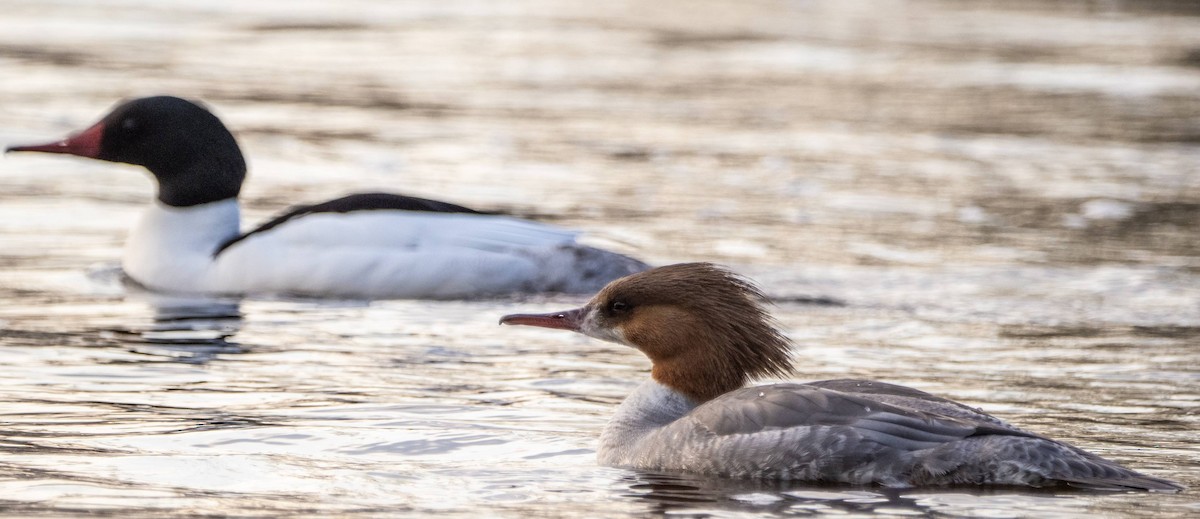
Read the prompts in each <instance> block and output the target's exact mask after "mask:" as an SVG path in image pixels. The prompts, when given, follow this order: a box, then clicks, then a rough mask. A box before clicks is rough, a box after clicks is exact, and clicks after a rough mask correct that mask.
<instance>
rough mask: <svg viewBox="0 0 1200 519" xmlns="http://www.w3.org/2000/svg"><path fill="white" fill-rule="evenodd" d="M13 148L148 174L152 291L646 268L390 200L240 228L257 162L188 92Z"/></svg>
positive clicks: (266, 290)
mask: <svg viewBox="0 0 1200 519" xmlns="http://www.w3.org/2000/svg"><path fill="white" fill-rule="evenodd" d="M7 151H40V152H45V153H65V154H69V155H78V156H81V157H89V158H93V159H100V160H105V161H110V162H124V163H128V164H135V165H140V166H144V167H145V168H146V169H148V170H150V173H152V174H153V175H154V178H155V180H157V182H158V200H157V201H156V202H155V204H154V205H153V206H152V207H151V208H150V209H149V210H148V211H147V212H146V214H145V215H144V216H143V218H142V220H141V222H140V223H139V224H138V225H137V226H136V227H134V229H133V231H132V233H131V234H130V236H129V239H128V241H127V243H126V247H125V255H124V259H123V261H122V266H123V267H124V270H125V273H126V274H128V276H129V277H130V278H132V279H133V280H134V281H136V282H138V283H140V284H141V285H144V286H146V287H148V288H150V289H152V290H156V291H164V292H183V293H200V294H221V295H241V294H297V295H309V296H326V297H351V298H466V297H479V296H488V295H498V294H505V293H511V292H569V293H590V292H593V291H595V290H597V289H599V288H600V287H602V286H603V285H604V284H605V283H607V282H608V281H611V280H613V279H615V278H618V277H620V276H624V275H627V274H631V273H634V272H638V271H641V270H644V269H645V268H647V266H646V265H645V264H644V263H642V262H640V261H637V260H635V259H632V258H628V257H626V256H622V255H620V254H616V253H613V252H608V251H604V250H600V249H596V248H592V247H587V246H583V245H580V244H577V243H576V242H575V236H576V234H577V233H576V232H574V231H569V230H566V229H560V228H558V227H553V226H550V225H545V224H541V223H536V222H531V221H527V220H520V219H517V218H511V217H505V216H498V215H490V214H484V213H480V212H478V211H474V210H471V209H468V208H466V207H462V206H458V205H454V204H449V203H445V202H438V201H434V200H426V199H422V198H414V197H408V196H400V195H393V194H386V193H368V194H358V195H351V196H347V197H344V198H339V199H337V200H332V201H328V202H325V203H320V204H315V205H308V206H303V207H298V208H294V209H293V210H291V211H289V212H287V213H286V214H283V215H281V216H279V217H277V218H275V219H273V220H270V221H268V222H267V223H265V224H263V225H262V226H260V227H258V228H256V229H254V230H251V231H249V232H245V233H242V232H241V231H240V224H239V218H240V216H239V209H238V201H237V197H238V193H239V192H240V191H241V188H242V181H243V180H244V179H245V176H246V162H245V160H244V159H243V158H242V153H241V150H240V149H239V148H238V145H237V141H235V140H234V137H233V135H232V134H230V133H229V130H227V129H226V128H225V125H223V124H222V123H221V121H220V120H219V119H217V117H216V116H214V115H213V114H212V113H210V112H209V111H208V110H206V109H204V108H203V107H201V106H199V105H197V104H195V103H193V102H190V101H187V100H184V99H179V98H176V97H167V96H161V97H148V98H143V99H135V100H132V101H129V102H126V103H123V104H120V105H118V106H117V107H116V108H114V109H113V110H112V112H111V113H109V114H108V115H107V116H105V117H104V118H103V119H101V120H100V122H98V123H96V124H95V125H93V126H91V127H90V128H88V129H86V130H84V131H82V132H80V133H78V134H76V135H73V136H71V137H69V138H67V139H65V140H62V141H60V142H55V143H50V144H41V145H34V146H13V147H10V148H8V150H7Z"/></svg>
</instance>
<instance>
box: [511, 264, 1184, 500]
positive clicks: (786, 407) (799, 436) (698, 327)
mask: <svg viewBox="0 0 1200 519" xmlns="http://www.w3.org/2000/svg"><path fill="white" fill-rule="evenodd" d="M763 301H764V297H763V294H762V293H761V292H760V291H759V290H758V289H757V288H756V287H755V286H754V285H752V284H751V283H750V282H749V281H746V280H745V279H743V278H740V277H738V276H736V275H734V274H732V273H730V272H728V271H726V270H723V269H721V268H718V267H716V266H713V265H711V264H707V263H687V264H681V265H671V266H666V267H660V268H656V269H653V270H649V271H646V272H642V273H639V274H634V275H631V276H628V277H625V278H622V279H619V280H616V281H614V282H612V283H610V284H609V285H608V286H606V287H604V289H602V290H601V291H600V292H599V293H598V294H597V295H596V296H595V297H593V298H592V300H591V301H590V302H588V304H587V305H585V306H583V307H582V308H578V309H575V310H570V311H566V312H555V313H549V314H515V315H507V316H505V317H503V318H502V319H500V323H501V324H520V325H528V326H540V327H544V328H557V329H563V330H572V331H576V332H579V333H582V334H584V335H588V336H591V337H595V338H597V339H602V340H606V341H611V342H616V343H618V344H624V345H626V346H632V347H634V348H637V349H639V350H641V352H642V353H644V354H646V356H647V357H649V358H650V360H651V361H652V362H653V366H654V367H653V369H652V370H651V377H652V380H649V381H647V382H645V383H643V384H642V385H641V386H639V387H638V388H637V389H636V390H635V391H634V392H633V394H632V395H630V396H629V397H628V398H626V399H625V401H624V402H622V403H621V405H620V407H618V408H617V412H616V415H615V416H614V417H613V418H612V420H611V421H610V422H609V424H608V426H607V427H606V428H605V429H604V432H603V434H602V435H601V437H600V449H599V451H598V456H599V459H600V463H602V464H605V465H610V466H616V467H626V468H635V469H643V470H655V471H685V472H697V473H702V474H709V475H718V476H726V477H736V478H763V479H787V480H800V481H814V482H838V483H850V484H871V483H874V484H880V485H885V486H890V487H911V486H920V485H951V484H988V485H1029V486H1049V485H1056V484H1066V485H1072V486H1080V487H1088V488H1096V489H1144V490H1157V491H1168V492H1170V491H1178V490H1180V489H1182V488H1183V487H1181V486H1180V485H1178V484H1176V483H1174V482H1171V481H1167V480H1165V479H1159V478H1156V477H1152V476H1147V475H1144V474H1139V473H1137V472H1134V471H1132V470H1129V469H1126V468H1124V467H1122V466H1120V465H1117V464H1116V463H1113V462H1111V461H1108V460H1106V459H1103V458H1101V457H1099V456H1096V455H1095V454H1091V453H1088V452H1085V451H1083V450H1081V449H1079V448H1076V447H1072V446H1070V445H1067V444H1065V443H1062V442H1058V441H1054V440H1051V439H1049V438H1046V437H1043V436H1039V435H1037V434H1033V433H1029V432H1025V431H1022V430H1020V429H1017V428H1016V427H1014V426H1012V425H1009V424H1008V423H1005V422H1003V421H1001V420H999V419H997V418H994V417H992V416H990V415H988V414H985V413H983V412H981V411H979V410H977V409H973V408H971V407H967V406H965V405H963V404H959V403H956V402H953V401H950V400H946V399H944V398H939V397H936V396H933V395H930V394H928V393H925V392H922V391H918V390H916V389H911V388H907V387H903V386H896V385H892V384H885V383H882V382H873V381H868V380H825V381H820V382H810V383H807V384H774V385H769V386H758V387H748V388H743V387H742V386H743V384H744V383H745V382H746V381H747V379H749V378H750V377H754V376H759V375H779V376H783V375H786V374H787V373H788V372H790V371H791V367H792V366H791V360H790V358H789V345H788V342H787V340H786V339H785V338H784V336H783V334H782V333H780V331H779V330H778V329H777V328H776V327H775V325H774V322H773V320H772V319H771V317H770V315H769V314H768V313H767V311H766V309H765V308H764V306H763Z"/></svg>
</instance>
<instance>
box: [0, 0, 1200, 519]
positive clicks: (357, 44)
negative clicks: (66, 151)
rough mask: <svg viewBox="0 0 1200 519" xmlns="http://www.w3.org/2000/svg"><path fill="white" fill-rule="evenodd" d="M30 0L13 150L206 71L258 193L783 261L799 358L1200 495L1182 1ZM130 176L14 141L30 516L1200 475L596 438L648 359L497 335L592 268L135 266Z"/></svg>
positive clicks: (647, 254) (1111, 511) (10, 57)
mask: <svg viewBox="0 0 1200 519" xmlns="http://www.w3.org/2000/svg"><path fill="white" fill-rule="evenodd" d="M193 4H194V3H191V2H188V3H185V2H162V1H155V2H150V1H109V2H103V3H99V2H83V1H43V2H13V1H5V0H0V13H3V15H0V71H2V73H3V80H2V81H0V144H6V145H7V144H13V143H16V142H27V141H40V140H48V139H49V138H53V137H58V136H60V135H62V134H65V133H66V132H68V131H71V130H75V129H79V128H82V127H83V126H84V125H86V124H89V123H90V122H92V121H93V120H95V119H96V118H98V117H99V116H100V115H102V113H103V112H104V111H105V110H107V108H108V107H110V106H111V105H112V104H113V103H115V102H116V101H117V100H118V99H121V98H125V97H130V96H136V95H147V94H156V93H172V94H176V95H182V96H187V97H193V98H199V99H203V100H206V101H207V102H208V103H209V104H210V105H211V106H212V107H213V108H214V109H215V110H216V111H217V113H218V114H219V115H220V116H222V118H223V119H224V120H225V121H226V122H227V123H228V124H229V125H230V126H231V127H232V128H233V130H234V131H235V133H236V134H237V135H238V137H239V138H240V140H241V142H242V145H243V147H244V148H245V151H246V153H247V155H248V158H249V161H250V166H251V177H250V180H249V183H248V185H247V188H246V190H245V191H244V195H245V205H246V207H247V213H248V218H247V220H248V221H250V222H254V221H259V220H261V219H262V218H265V217H266V216H267V215H269V214H271V213H273V212H275V211H278V210H280V209H283V208H284V207H286V206H287V205H288V204H291V203H295V202H300V201H309V202H311V201H318V200H322V199H325V198H330V197H333V196H336V195H340V194H345V193H348V192H354V191H360V190H391V191H397V192H404V193H408V194H415V195H419V196H427V197H434V198H440V199H445V200H448V201H453V202H458V203H464V204H468V205H473V206H476V207H479V208H483V209H490V210H504V211H510V212H514V213H517V214H523V215H529V216H532V217H536V218H539V219H543V220H546V221H551V222H555V223H558V224H561V225H565V226H570V227H576V228H581V229H586V230H587V231H589V233H590V236H591V239H592V240H593V243H597V244H602V245H605V246H608V247H612V248H616V249H619V250H622V251H625V252H628V253H631V254H635V255H638V256H640V257H643V258H646V259H648V260H651V261H653V262H655V263H669V262H676V261H689V260H708V261H717V262H721V263H725V264H728V265H731V266H733V267H734V268H735V269H737V270H739V271H741V272H744V273H746V274H748V275H750V276H751V277H753V278H755V279H757V280H758V281H759V282H760V283H762V285H763V286H764V288H765V289H766V290H767V291H768V292H769V293H770V294H772V295H773V296H775V297H776V298H777V299H778V307H777V309H776V314H777V315H778V317H779V319H780V320H781V321H782V323H783V324H784V325H785V327H786V329H787V331H788V332H789V334H790V335H791V336H792V337H793V339H794V340H795V343H796V356H797V358H798V359H800V361H799V363H798V364H799V370H798V372H797V374H796V377H795V378H796V379H797V380H806V379H821V378H834V377H849V376H853V377H870V378H877V379H882V380H886V381H889V382H896V383H902V384H907V385H912V386H915V387H917V388H920V389H924V390H927V391H931V392H934V393H938V394H941V395H945V396H949V397H952V398H955V399H958V400H962V401H965V402H968V403H970V404H971V405H976V406H980V407H982V408H984V409H985V410H987V411H990V412H992V413H995V414H997V415H1000V416H1001V417H1004V418H1006V419H1009V420H1011V421H1012V422H1015V423H1017V424H1019V425H1022V426H1025V427H1028V428H1030V429H1033V430H1035V431H1037V432H1041V433H1044V434H1047V435H1050V436H1054V437H1058V438H1062V439H1065V440H1069V441H1071V442H1073V443H1076V444H1078V445H1081V446H1083V447H1085V448H1088V449H1090V450H1092V451H1094V452H1097V453H1099V454H1102V455H1104V456H1107V457H1110V458H1113V459H1116V460H1119V461H1121V462H1123V463H1126V464H1128V465H1130V466H1132V467H1135V468H1138V469H1141V470H1145V471H1147V472H1150V473H1153V474H1155V475H1160V476H1164V477H1169V478H1173V479H1176V480H1180V481H1182V482H1184V483H1186V484H1188V485H1190V486H1191V487H1193V488H1196V487H1200V475H1198V472H1197V470H1198V469H1200V446H1197V438H1198V435H1200V433H1198V432H1197V431H1200V411H1198V408H1200V230H1198V225H1200V173H1198V171H1200V144H1198V143H1200V9H1197V8H1196V7H1195V4H1194V3H1191V2H1186V1H1177V2H1176V1H1145V2H1143V1H1138V2H1135V1H1111V2H1082V1H1079V2H1075V1H1054V2H1032V1H1029V2H989V3H984V2H959V1H943V2H938V1H911V2H899V1H887V2H867V1H862V2H838V1H832V0H831V1H793V2H774V1H746V2H716V1H686V2H684V1H666V2H620V1H615V2H591V3H566V2H550V1H547V2H537V1H510V2H472V1H439V2H420V3H418V2H404V3H402V2H368V1H338V2H334V1H325V0H306V1H296V2H255V3H251V2H233V1H213V2H205V3H203V5H193ZM151 196H152V188H151V184H150V182H149V181H148V179H147V178H146V176H145V175H144V174H143V173H142V172H140V171H139V170H137V169H136V168H132V167H125V166H116V165H112V164H104V163H93V162H88V161H84V160H71V159H67V158H63V157H38V156H7V157H4V158H3V160H0V267H2V268H0V302H2V304H0V359H3V365H4V367H3V369H2V370H0V450H2V451H3V456H2V457H0V514H2V515H5V516H12V517H18V516H20V517H25V516H37V515H54V516H57V515H69V514H75V513H79V514H83V513H91V514H98V515H111V516H119V517H133V516H149V515H171V514H178V515H190V514H212V515H229V516H245V517H257V516H263V517H266V516H279V515H289V514H294V515H310V516H311V515H330V514H342V515H347V516H356V515H363V516H376V515H377V516H391V515H412V516H424V515H427V514H431V513H434V512H436V513H439V514H442V515H444V516H447V517H454V516H461V517H479V516H505V517H540V516H545V517H555V516H588V517H596V516H604V517H621V516H629V517H639V516H644V515H646V514H647V513H670V514H672V515H676V514H677V515H680V516H739V515H757V514H785V515H801V516H805V515H818V514H825V513H828V514H839V515H847V516H867V515H881V516H902V515H930V516H960V515H961V516H987V517H1016V516H1037V517H1055V516H1062V517H1069V516H1078V515H1085V514H1086V515H1090V516H1104V517H1112V516H1123V515H1137V514H1145V515H1147V516H1154V517H1172V516H1174V517H1184V516H1195V515H1197V514H1200V498H1197V497H1196V495H1197V494H1196V491H1195V490H1192V491H1189V492H1186V493H1183V494H1178V495H1151V494H1136V493H1130V494H1119V493H1118V494H1112V493H1089V492H1073V491H1030V490H1014V489H999V490H987V491H978V490H971V489H935V490H907V491H884V490H881V489H878V488H871V487H867V488H846V487H814V486H810V485H782V486H771V485H758V484H752V483H738V482H729V481H719V480H703V479H695V478H688V477H679V476H668V475H655V474H643V473H637V472H631V471H626V470H617V469H610V468H603V467H597V466H596V464H595V461H594V452H593V447H594V442H595V439H596V437H597V436H598V434H599V431H600V429H601V427H602V426H603V424H604V423H605V421H606V419H607V417H608V415H609V413H610V412H611V411H612V409H613V407H614V406H615V405H616V403H617V402H619V401H620V399H621V398H622V397H623V396H624V394H625V393H626V392H627V391H629V390H630V389H631V388H632V387H633V386H634V385H635V384H636V383H637V382H639V381H640V380H642V378H643V377H645V376H646V370H647V368H648V363H647V362H646V361H645V360H644V359H642V358H641V357H640V356H639V355H637V354H636V353H635V352H632V351H629V350H626V349H623V348H620V347H618V346H615V345H610V344H601V343H598V342H595V341H590V340H587V339H584V338H582V337H575V336H569V335H565V334H559V333H554V332H552V331H541V330H535V329H523V328H499V327H497V326H496V325H495V323H496V320H497V318H498V317H499V316H500V315H502V314H504V313H507V312H511V311H514V310H553V309H560V308H565V307H568V306H571V305H576V304H578V303H579V302H580V301H581V300H580V299H579V298H570V297H561V296H560V297H538V298H528V299H525V300H492V301H474V302H428V301H383V302H372V303H364V302H352V301H350V302H347V301H295V300H261V299H260V300H248V301H241V302H237V301H200V300H192V301H187V300H172V299H170V298H163V297H156V296H153V295H151V294H145V293H139V292H137V291H136V290H132V289H127V288H125V287H123V286H122V284H121V282H120V278H119V275H118V271H117V260H118V258H119V256H120V247H121V244H122V242H123V239H124V235H125V232H126V230H127V229H128V228H129V227H130V226H131V225H132V222H133V220H134V218H135V217H136V215H137V214H138V211H139V209H140V208H141V207H142V206H143V205H144V204H146V203H147V202H148V200H149V199H150V198H151Z"/></svg>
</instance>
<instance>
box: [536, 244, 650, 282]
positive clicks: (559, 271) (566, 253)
mask: <svg viewBox="0 0 1200 519" xmlns="http://www.w3.org/2000/svg"><path fill="white" fill-rule="evenodd" d="M544 252H545V253H547V254H546V255H544V256H541V257H538V258H534V259H535V261H539V263H541V271H542V274H543V278H542V279H541V280H540V285H541V286H538V287H537V288H536V290H535V291H537V292H562V293H567V294H593V293H595V292H597V291H598V290H600V289H601V288H604V285H607V284H608V283H609V282H610V281H613V280H615V279H617V278H622V277H625V276H628V275H630V274H636V273H638V272H641V271H643V270H646V269H648V268H650V266H649V265H647V264H645V263H642V262H641V261H638V260H636V259H633V258H630V257H629V256H625V255H623V254H618V253H616V252H611V251H606V250H603V249H597V248H595V247H588V246H586V245H579V244H568V245H559V246H557V247H555V248H553V249H552V250H548V251H544Z"/></svg>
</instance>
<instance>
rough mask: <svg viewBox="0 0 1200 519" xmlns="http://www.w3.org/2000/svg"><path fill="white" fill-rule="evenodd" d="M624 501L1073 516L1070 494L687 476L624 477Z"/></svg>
mask: <svg viewBox="0 0 1200 519" xmlns="http://www.w3.org/2000/svg"><path fill="white" fill-rule="evenodd" d="M624 479H625V481H627V482H629V489H630V492H629V493H628V494H627V496H628V497H634V498H638V499H643V500H646V501H648V502H650V503H652V508H651V510H652V511H654V512H655V513H658V514H663V515H676V514H686V515H705V516H710V515H711V516H716V517H721V516H725V515H730V514H736V513H737V512H745V511H754V512H757V513H771V514H774V515H783V516H812V515H839V516H844V515H851V516H865V515H883V516H925V517H928V516H935V517H936V516H950V517H954V516H960V515H971V516H975V517H1029V516H1032V515H1036V516H1037V517H1072V516H1075V515H1077V510H1076V508H1075V507H1076V506H1077V503H1076V502H1075V501H1073V500H1072V499H1071V497H1072V494H1070V493H1064V494H1057V493H1055V492H1052V491H1048V490H1041V489H1015V488H953V489H922V490H897V489H882V488H876V487H847V486H835V485H828V486H819V485H812V484H798V483H789V482H770V481H729V480H722V479H706V478H698V477H694V476H687V475H667V474H650V473H638V474H635V475H631V476H626V477H625V478H624Z"/></svg>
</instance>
